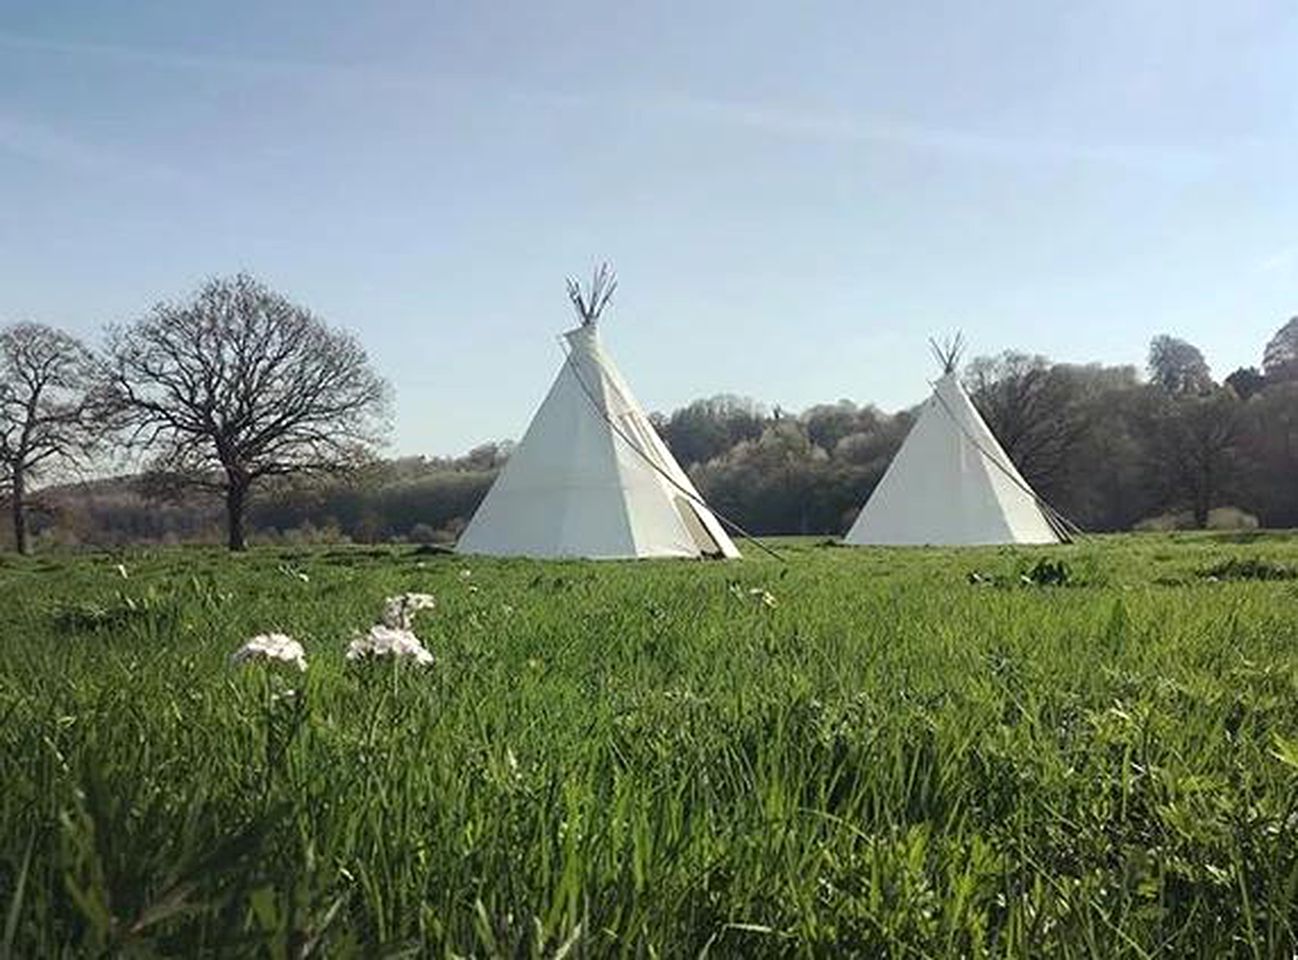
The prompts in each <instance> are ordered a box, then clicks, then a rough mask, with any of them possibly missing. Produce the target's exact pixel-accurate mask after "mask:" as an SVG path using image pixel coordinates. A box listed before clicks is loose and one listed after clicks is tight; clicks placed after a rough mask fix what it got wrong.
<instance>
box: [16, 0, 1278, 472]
mask: <svg viewBox="0 0 1298 960" xmlns="http://www.w3.org/2000/svg"><path fill="white" fill-rule="evenodd" d="M1296 49H1298V4H1295V3H1293V0H1271V2H1263V0H1232V2H1230V3H1221V2H1219V0H1210V2H1209V0H1112V2H1110V0H1093V2H1087V3H1081V4H1055V3H1041V2H1039V0H1012V2H1011V0H990V2H987V3H978V4H974V3H967V2H948V3H941V2H926V0H916V2H910V3H894V2H865V0H834V2H807V3H798V4H790V3H759V2H751V0H750V2H733V3H709V2H691V3H677V2H666V0H662V2H656V3H641V4H609V3H593V2H576V0H547V2H541V0H489V2H486V0H484V2H463V0H458V2H440V0H419V2H416V0H409V2H382V0H376V2H370V3H356V2H354V0H345V2H343V0H283V2H275V3H270V2H249V0H223V2H219V3H217V2H208V0H189V2H186V3H175V2H174V0H158V2H138V0H115V2H114V3H102V2H90V0H86V2H82V3H71V2H60V0H45V2H35V0H32V2H21V3H19V2H15V0H0V323H6V322H12V321H15V320H37V321H40V322H44V323H49V324H53V325H56V326H61V327H63V328H65V329H68V330H70V331H72V332H75V333H78V334H80V335H82V336H84V337H86V338H87V339H88V340H90V341H92V342H93V341H94V340H96V339H97V338H98V336H99V335H100V331H101V330H102V328H103V326H104V325H105V324H106V323H120V322H127V321H130V320H131V319H134V318H137V317H139V316H142V315H143V314H144V313H146V312H147V311H148V309H149V307H150V306H151V305H152V304H153V303H155V302H157V301H159V300H164V299H166V300H171V299H176V298H181V297H184V296H186V295H188V294H190V293H192V292H193V291H194V289H195V288H196V287H197V286H198V285H199V284H200V283H201V282H202V281H203V279H204V278H206V277H208V276H211V275H214V274H226V273H231V272H234V271H238V270H247V271H250V272H252V273H254V274H256V275H257V276H259V277H260V278H262V279H263V280H265V281H266V282H267V283H269V284H270V285H271V286H273V287H275V288H276V289H278V290H279V291H281V292H283V293H284V294H286V295H287V296H289V297H290V298H291V299H293V300H295V301H297V302H300V303H302V304H304V305H306V306H308V307H310V308H311V309H312V310H313V311H314V312H316V313H317V314H319V315H320V316H321V317H322V318H324V319H325V320H326V321H328V322H329V323H331V324H334V325H336V326H339V327H342V328H345V329H347V330H350V331H352V332H354V333H355V334H356V335H357V336H358V337H359V338H360V340H361V341H362V342H363V343H364V344H365V346H366V348H367V350H368V351H369V354H370V357H371V359H372V361H373V363H374V366H375V367H376V369H377V370H378V371H379V372H381V373H382V374H383V375H384V376H385V377H386V378H388V380H389V381H390V382H391V383H392V385H393V387H394V391H395V397H396V401H395V418H394V433H393V443H392V447H391V448H390V452H392V453H399V454H404V455H413V454H426V455H446V454H457V453H461V452H463V451H465V450H467V449H469V448H470V447H472V446H474V445H475V444H477V443H479V442H481V441H484V440H489V439H503V438H509V437H513V438H517V437H519V436H521V434H522V432H523V430H524V429H525V427H526V425H527V422H528V419H529V417H530V416H531V413H532V412H533V410H534V409H535V407H536V405H537V404H538V403H539V401H540V399H541V398H542V397H543V395H544V393H545V391H546V390H547V389H548V387H549V384H550V382H551V380H552V379H553V377H554V374H555V372H556V371H557V369H558V366H559V364H560V363H561V362H562V354H561V352H560V349H559V347H558V344H557V341H556V336H557V335H558V334H559V333H561V332H562V331H563V330H565V329H567V328H568V327H570V326H572V324H573V316H572V314H571V311H570V307H569V305H568V302H567V299H566V296H565V293H564V278H565V277H566V276H567V275H569V274H574V273H575V274H579V275H582V276H585V275H587V274H588V273H589V271H590V270H591V268H592V267H593V265H594V264H595V263H596V262H597V261H598V260H602V259H607V260H609V261H611V262H612V264H613V265H614V267H615V268H616V269H617V271H618V275H619V288H618V291H617V296H616V299H615V302H614V304H613V305H612V306H611V307H610V309H609V312H608V313H607V315H606V318H605V320H604V321H603V323H602V329H603V334H604V339H605V343H606V345H607V346H608V348H609V349H610V351H611V353H612V354H613V355H614V356H615V357H616V358H617V361H618V364H619V366H620V368H621V369H622V371H623V373H624V374H625V375H626V376H627V378H628V379H629V381H630V382H631V384H632V385H633V388H634V389H635V391H636V394H637V396H638V397H639V399H640V401H641V403H642V404H643V405H644V406H645V407H646V409H649V410H663V411H667V410H671V409H673V408H675V407H678V406H682V405H684V404H685V403H687V402H689V401H690V400H692V399H695V398H698V397H703V396H710V395H714V394H718V393H733V394H738V395H741V396H748V397H753V398H755V399H758V400H760V401H762V402H764V403H766V404H767V405H775V404H778V405H779V406H781V407H783V408H785V409H787V410H800V409H803V408H805V407H807V406H809V405H811V404H814V403H818V402H832V401H835V400H838V399H840V398H849V399H852V400H855V401H857V402H873V403H877V404H878V405H880V406H881V407H883V408H884V409H886V410H892V409H897V408H900V407H905V406H909V405H911V404H914V403H917V402H919V401H920V400H922V399H923V397H924V396H925V395H926V394H927V392H928V383H929V381H930V380H931V379H932V377H933V375H934V373H935V370H934V362H933V360H932V358H931V357H930V355H929V352H928V349H927V340H928V338H929V337H930V336H934V335H937V336H941V335H944V334H948V333H951V332H954V331H956V330H959V331H962V332H963V334H964V336H965V338H966V340H967V341H968V342H969V345H970V346H969V350H970V353H971V355H977V354H994V353H999V352H1001V351H1003V350H1007V349H1017V350H1023V351H1027V352H1032V353H1041V354H1044V355H1046V356H1048V357H1050V358H1051V359H1053V360H1057V361H1068V362H1093V361H1094V362H1103V363H1129V364H1135V365H1138V366H1140V365H1143V362H1144V358H1145V355H1146V351H1147V347H1148V343H1149V340H1150V338H1151V337H1153V336H1155V335H1157V334H1160V333H1171V334H1173V335H1176V336H1180V337H1184V338H1186V339H1188V340H1190V341H1191V342H1193V343H1195V344H1196V345H1198V346H1199V347H1200V348H1201V349H1202V350H1203V352H1204V353H1205V355H1206V356H1207V358H1208V360H1209V362H1210V363H1211V365H1212V367H1213V371H1214V373H1215V374H1216V375H1217V376H1218V377H1224V376H1226V375H1227V374H1228V373H1230V372H1231V370H1233V369H1235V368H1236V367H1238V366H1241V365H1251V364H1257V363H1258V362H1259V360H1260V355H1261V351H1262V347H1263V345H1264V344H1265V342H1266V340H1267V338H1268V337H1269V336H1270V335H1271V333H1272V332H1274V331H1275V330H1276V329H1277V328H1278V327H1280V326H1281V325H1282V324H1283V322H1284V321H1285V320H1286V319H1287V318H1288V317H1290V316H1292V315H1294V314H1295V313H1298V96H1296V95H1295V91H1298V57H1295V56H1294V51H1295V50H1296Z"/></svg>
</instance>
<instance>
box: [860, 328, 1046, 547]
mask: <svg viewBox="0 0 1298 960" xmlns="http://www.w3.org/2000/svg"><path fill="white" fill-rule="evenodd" d="M934 351H935V352H936V353H937V355H938V359H939V361H940V362H941V364H942V368H943V370H942V376H941V377H940V378H939V379H938V381H937V383H935V384H934V385H933V395H932V396H931V397H930V398H929V399H928V401H927V402H926V403H925V404H924V406H923V408H922V409H921V410H920V414H919V418H918V419H917V420H916V421H915V425H914V426H913V427H911V430H910V433H909V434H907V435H906V440H905V442H903V443H902V445H901V449H900V450H898V451H897V455H896V456H895V457H893V460H892V463H891V464H889V465H888V470H887V472H886V473H884V475H883V479H882V480H880V481H879V485H878V486H877V487H875V489H874V492H873V493H872V494H871V495H870V499H869V500H867V501H866V504H865V506H864V507H862V508H861V512H860V514H858V515H857V518H856V522H855V523H853V524H852V529H850V530H849V531H848V532H847V536H846V537H844V542H845V543H849V544H855V545H859V546H865V545H885V546H925V545H929V546H973V545H977V544H994V543H1058V542H1060V540H1061V539H1062V538H1061V536H1060V532H1059V530H1060V527H1059V526H1058V525H1057V524H1056V523H1054V522H1052V520H1051V518H1050V514H1049V513H1048V510H1049V508H1047V507H1045V505H1044V503H1043V502H1042V501H1041V500H1040V498H1039V497H1037V495H1036V494H1035V493H1034V492H1033V490H1032V488H1031V487H1030V486H1028V482H1027V481H1026V480H1024V479H1023V477H1022V475H1021V474H1020V473H1019V471H1018V470H1017V469H1016V468H1015V466H1014V464H1013V462H1012V461H1011V460H1010V458H1009V457H1008V456H1007V455H1006V453H1005V451H1004V450H1003V449H1002V448H1001V445H1000V444H999V443H997V442H996V437H995V436H993V435H992V432H991V430H990V429H988V427H987V424H986V423H985V422H984V421H983V418H982V417H981V416H980V415H979V414H978V410H977V409H976V408H975V407H974V405H973V402H972V401H970V399H969V395H968V394H967V393H965V391H964V387H962V386H961V385H960V380H959V378H958V377H957V376H956V372H955V370H956V363H957V361H958V358H959V353H960V340H959V338H957V339H956V340H955V341H953V342H952V343H951V344H949V345H947V346H946V347H945V348H939V347H938V346H937V345H936V344H935V345H934Z"/></svg>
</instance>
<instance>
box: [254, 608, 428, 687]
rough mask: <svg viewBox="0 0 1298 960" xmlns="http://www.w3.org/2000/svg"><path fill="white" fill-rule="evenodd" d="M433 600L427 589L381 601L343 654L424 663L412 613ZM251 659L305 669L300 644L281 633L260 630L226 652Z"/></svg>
mask: <svg viewBox="0 0 1298 960" xmlns="http://www.w3.org/2000/svg"><path fill="white" fill-rule="evenodd" d="M436 605H437V601H436V600H435V599H434V598H433V595H432V594H430V593H403V594H401V595H400V596H396V597H388V598H387V599H386V600H384V601H383V616H382V618H381V620H380V621H379V622H378V623H376V624H374V625H373V626H371V627H370V628H369V630H368V631H366V632H364V633H362V632H360V631H357V632H356V633H355V635H353V637H352V639H351V641H350V642H349V643H348V644H347V652H346V653H345V654H344V656H345V658H346V659H347V660H349V661H363V660H376V659H379V658H380V657H392V658H394V659H397V660H409V661H412V662H414V663H417V664H421V665H425V666H426V665H428V664H430V663H432V662H433V655H432V654H431V653H430V652H429V651H428V649H427V648H426V647H425V646H424V645H423V643H422V642H420V640H419V638H418V637H417V636H415V633H414V630H413V629H412V628H413V626H414V619H415V614H416V613H418V612H419V611H420V610H432V609H433V608H434V607H435V606H436ZM253 660H259V661H268V662H280V663H288V664H292V665H293V666H296V667H297V668H298V669H299V670H305V669H306V651H305V650H303V649H302V644H300V643H298V642H297V641H296V640H294V639H293V638H292V637H290V636H288V635H287V634H284V633H264V634H260V635H258V636H255V637H253V638H252V639H251V640H249V641H248V642H247V643H245V644H244V645H243V646H242V647H240V648H239V649H238V650H236V651H235V652H234V653H233V654H231V655H230V662H231V663H234V664H239V663H246V662H249V661H253Z"/></svg>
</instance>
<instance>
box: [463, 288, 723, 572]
mask: <svg viewBox="0 0 1298 960" xmlns="http://www.w3.org/2000/svg"><path fill="white" fill-rule="evenodd" d="M613 286H614V282H613V279H612V275H611V274H610V273H608V272H607V271H606V270H605V269H603V268H601V270H600V271H599V272H597V273H596V275H595V281H594V283H593V284H592V288H591V291H590V295H589V297H585V296H583V295H582V293H581V291H580V290H579V289H578V288H577V287H576V285H575V284H573V283H571V282H570V283H569V294H570V296H571V298H572V300H573V303H574V305H576V306H577V309H578V313H579V315H580V316H581V319H582V323H581V325H580V326H579V327H577V328H576V329H574V330H570V331H568V333H566V334H565V335H564V336H565V339H566V340H567V344H568V348H569V352H568V356H567V359H566V360H565V362H564V364H563V367H562V368H561V369H560V370H559V375H558V376H557V377H556V378H555V381H554V384H553V386H551V387H550V392H549V394H547V395H546V398H545V400H544V401H543V402H542V403H541V406H540V409H538V410H537V412H536V415H535V416H534V417H533V418H532V422H531V424H530V425H529V426H528V428H527V432H526V433H525V434H524V436H523V439H522V441H521V442H520V443H519V444H518V446H517V448H515V450H514V452H513V453H512V454H511V455H510V457H509V459H508V460H507V461H506V463H505V466H504V468H503V469H502V470H501V472H500V475H499V476H498V477H497V478H496V482H495V483H494V484H492V486H491V489H490V490H489V491H487V496H486V498H485V499H484V500H483V501H482V503H481V504H480V505H479V507H478V509H477V512H475V513H474V515H473V519H472V520H470V521H469V525H468V526H467V527H466V528H465V530H464V533H463V535H461V537H460V540H459V543H458V544H457V545H456V549H457V551H458V552H460V553H473V554H492V555H497V556H526V557H588V558H592V559H613V558H638V557H700V556H718V557H737V556H739V551H738V550H736V549H735V545H734V543H733V542H732V541H731V539H730V537H729V536H727V534H726V532H725V530H724V529H722V526H721V524H720V522H719V521H718V520H717V518H716V516H715V515H714V514H713V513H712V511H711V510H709V509H708V507H707V505H706V504H705V503H704V502H703V499H702V497H700V496H699V494H698V491H697V490H695V488H694V484H693V483H692V482H691V481H690V478H689V477H688V476H687V475H686V473H685V471H684V470H682V469H681V468H680V465H679V464H678V463H677V462H676V460H675V458H673V457H672V455H671V453H670V451H668V449H667V446H666V444H664V443H663V441H662V439H661V438H660V437H659V436H658V434H657V432H656V431H655V430H654V428H653V425H652V424H651V423H650V422H649V419H648V418H647V417H646V416H645V414H644V411H643V410H641V408H640V405H639V404H638V403H637V402H636V400H635V398H634V397H633V396H632V395H631V391H630V388H629V387H628V386H627V384H626V381H625V380H623V379H622V375H621V374H620V373H619V372H618V370H617V368H616V367H615V366H614V364H613V361H612V359H611V358H610V357H609V355H608V354H607V353H606V352H605V351H604V348H603V346H602V345H601V343H600V337H599V329H598V326H597V324H596V321H597V319H598V317H599V314H600V312H601V311H602V309H603V307H604V306H605V305H606V304H607V302H608V297H609V296H610V295H611V294H612V290H613Z"/></svg>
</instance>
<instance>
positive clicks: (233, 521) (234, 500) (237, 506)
mask: <svg viewBox="0 0 1298 960" xmlns="http://www.w3.org/2000/svg"><path fill="white" fill-rule="evenodd" d="M247 501H248V486H247V484H245V483H239V482H232V483H231V484H230V485H229V486H228V487H226V488H225V521H226V529H227V530H228V531H229V539H228V541H227V543H228V545H229V547H230V549H231V550H236V551H238V550H245V549H247V546H248V545H247V543H245V542H244V535H243V514H244V508H245V507H246V506H247Z"/></svg>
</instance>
